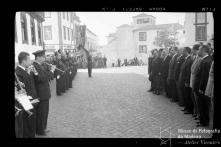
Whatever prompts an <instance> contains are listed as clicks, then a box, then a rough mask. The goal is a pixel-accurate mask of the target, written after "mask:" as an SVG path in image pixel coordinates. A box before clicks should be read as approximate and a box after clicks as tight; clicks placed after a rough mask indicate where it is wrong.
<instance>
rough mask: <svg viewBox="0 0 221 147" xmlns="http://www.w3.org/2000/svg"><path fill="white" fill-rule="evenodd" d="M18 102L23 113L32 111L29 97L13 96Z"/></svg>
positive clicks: (22, 95)
mask: <svg viewBox="0 0 221 147" xmlns="http://www.w3.org/2000/svg"><path fill="white" fill-rule="evenodd" d="M15 97H16V99H17V100H18V102H19V103H20V104H21V105H22V107H23V108H24V109H25V111H28V110H30V109H33V105H32V104H31V102H30V100H29V97H28V96H27V95H24V94H19V95H16V96H15Z"/></svg>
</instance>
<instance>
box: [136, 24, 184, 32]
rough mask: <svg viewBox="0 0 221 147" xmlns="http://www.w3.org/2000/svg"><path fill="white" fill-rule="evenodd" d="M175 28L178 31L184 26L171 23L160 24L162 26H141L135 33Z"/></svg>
mask: <svg viewBox="0 0 221 147" xmlns="http://www.w3.org/2000/svg"><path fill="white" fill-rule="evenodd" d="M172 26H174V27H175V28H176V29H182V28H183V26H182V25H181V24H179V23H170V24H160V25H146V26H141V27H139V28H135V29H134V30H133V31H137V30H154V29H168V28H170V27H172Z"/></svg>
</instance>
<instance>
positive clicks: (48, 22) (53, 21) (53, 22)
mask: <svg viewBox="0 0 221 147" xmlns="http://www.w3.org/2000/svg"><path fill="white" fill-rule="evenodd" d="M58 13H59V12H51V18H45V21H44V22H43V26H52V40H45V38H44V36H45V34H43V39H44V42H45V44H46V45H47V44H56V45H48V46H49V47H50V48H51V49H53V48H54V49H56V50H58V49H59V45H58V44H59V31H58ZM43 29H44V27H43ZM43 32H44V30H43ZM46 49H47V48H46Z"/></svg>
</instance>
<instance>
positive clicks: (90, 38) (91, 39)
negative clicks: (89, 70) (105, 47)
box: [84, 28, 98, 55]
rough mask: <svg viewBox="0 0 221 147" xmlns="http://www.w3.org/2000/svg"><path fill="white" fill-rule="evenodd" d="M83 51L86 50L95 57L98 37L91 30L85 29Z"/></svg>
mask: <svg viewBox="0 0 221 147" xmlns="http://www.w3.org/2000/svg"><path fill="white" fill-rule="evenodd" d="M85 38H86V39H85V46H84V47H85V49H86V50H88V51H89V52H90V53H92V55H96V53H97V48H98V37H97V35H96V34H95V33H93V32H92V31H91V30H89V29H88V28H86V37H85Z"/></svg>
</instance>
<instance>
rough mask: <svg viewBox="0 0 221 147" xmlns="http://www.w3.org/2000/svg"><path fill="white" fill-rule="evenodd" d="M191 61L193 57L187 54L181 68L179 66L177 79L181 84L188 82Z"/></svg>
mask: <svg viewBox="0 0 221 147" xmlns="http://www.w3.org/2000/svg"><path fill="white" fill-rule="evenodd" d="M192 63H193V59H192V57H191V56H189V57H188V58H187V59H185V61H184V62H183V64H182V66H181V68H180V75H179V81H180V82H182V83H183V84H185V83H187V84H188V85H189V84H190V75H191V65H192Z"/></svg>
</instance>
